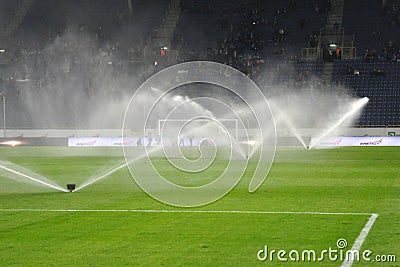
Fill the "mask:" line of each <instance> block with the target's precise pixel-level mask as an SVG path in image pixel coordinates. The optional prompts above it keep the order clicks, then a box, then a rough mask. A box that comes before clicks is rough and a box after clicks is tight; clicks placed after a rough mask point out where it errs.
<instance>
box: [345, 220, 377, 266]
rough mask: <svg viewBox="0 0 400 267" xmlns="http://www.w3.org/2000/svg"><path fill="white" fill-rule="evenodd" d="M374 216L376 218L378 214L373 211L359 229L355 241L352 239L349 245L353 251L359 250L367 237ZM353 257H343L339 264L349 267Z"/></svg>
mask: <svg viewBox="0 0 400 267" xmlns="http://www.w3.org/2000/svg"><path fill="white" fill-rule="evenodd" d="M376 218H378V214H376V213H373V214H372V215H371V217H369V220H368V222H367V223H366V224H365V226H364V228H363V229H362V230H361V232H360V234H359V236H358V237H357V239H356V241H354V244H353V246H352V247H351V250H353V251H355V250H357V251H360V248H361V246H362V244H363V243H364V241H365V239H366V238H367V235H368V233H369V231H370V230H371V228H372V225H374V223H375V220H376ZM353 262H354V259H353V257H350V259H345V260H344V261H343V263H342V265H341V267H350V266H351V265H353Z"/></svg>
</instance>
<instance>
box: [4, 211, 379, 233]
mask: <svg viewBox="0 0 400 267" xmlns="http://www.w3.org/2000/svg"><path fill="white" fill-rule="evenodd" d="M0 212H132V213H237V214H303V215H362V216H367V215H368V216H371V218H372V217H373V216H376V217H378V214H375V213H364V212H315V211H251V210H129V209H124V210H123V209H121V210H118V209H110V210H101V209H99V210H93V209H88V210H85V209H0ZM371 218H370V219H371ZM374 221H375V220H374ZM372 223H373V222H372ZM371 226H372V225H371ZM363 230H364V229H363ZM368 231H369V230H368Z"/></svg>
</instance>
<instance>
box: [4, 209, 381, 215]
mask: <svg viewBox="0 0 400 267" xmlns="http://www.w3.org/2000/svg"><path fill="white" fill-rule="evenodd" d="M0 212H130V213H233V214H294V215H353V216H372V215H376V216H377V214H375V213H364V212H316V211H251V210H135V209H0Z"/></svg>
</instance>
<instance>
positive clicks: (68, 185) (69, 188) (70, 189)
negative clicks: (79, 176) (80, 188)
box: [67, 184, 76, 193]
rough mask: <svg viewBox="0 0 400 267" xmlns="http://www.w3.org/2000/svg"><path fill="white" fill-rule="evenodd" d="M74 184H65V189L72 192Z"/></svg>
mask: <svg viewBox="0 0 400 267" xmlns="http://www.w3.org/2000/svg"><path fill="white" fill-rule="evenodd" d="M75 187H76V184H67V189H68V191H69V192H71V193H72V192H73V191H74V190H75Z"/></svg>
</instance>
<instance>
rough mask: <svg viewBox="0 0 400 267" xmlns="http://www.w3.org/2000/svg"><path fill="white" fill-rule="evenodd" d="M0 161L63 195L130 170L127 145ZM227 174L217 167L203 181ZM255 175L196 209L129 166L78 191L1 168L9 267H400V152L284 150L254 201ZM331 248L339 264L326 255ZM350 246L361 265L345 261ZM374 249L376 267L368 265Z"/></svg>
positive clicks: (1, 247) (23, 152) (1, 245)
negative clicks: (148, 190) (149, 185)
mask: <svg viewBox="0 0 400 267" xmlns="http://www.w3.org/2000/svg"><path fill="white" fill-rule="evenodd" d="M0 155H1V156H0V160H1V162H0V164H1V165H7V167H8V168H12V169H14V170H17V171H18V172H20V173H25V174H27V175H29V176H32V177H46V178H47V179H49V180H51V181H54V182H56V183H57V184H59V185H61V186H63V187H64V188H65V187H66V184H67V183H76V184H77V185H78V186H79V185H80V184H82V183H84V182H85V181H87V180H88V179H90V178H92V179H93V178H96V177H99V176H101V175H102V174H106V173H107V172H109V170H112V169H115V168H117V167H118V166H121V164H123V163H124V158H123V155H122V151H121V149H119V148H65V147H64V148H61V147H12V148H7V147H1V148H0ZM155 163H156V165H157V166H158V167H159V168H160V169H161V170H162V171H164V172H165V173H170V174H171V177H174V178H175V179H176V182H177V183H179V182H181V183H182V184H183V185H191V184H192V183H193V185H198V183H201V182H202V181H201V179H202V178H201V177H202V176H201V175H198V176H195V177H194V178H193V180H191V178H190V177H188V176H187V175H186V176H185V175H184V174H182V173H179V172H178V171H177V172H176V173H173V170H172V169H170V168H169V167H168V164H167V162H166V161H165V160H163V159H162V158H159V159H155ZM224 166H226V162H225V161H224V160H222V159H220V160H217V161H216V162H214V164H213V167H212V168H211V169H210V170H209V172H208V173H207V177H203V178H204V179H205V180H206V181H209V180H210V177H211V178H212V176H213V173H218V172H219V171H221V170H222V169H223V168H224ZM254 168H255V163H254V162H252V161H250V164H249V166H248V169H247V171H246V173H245V175H244V177H243V178H242V180H241V181H240V183H239V184H238V185H237V186H236V187H235V188H234V189H233V190H232V191H231V192H230V193H229V194H228V195H226V196H225V197H223V198H222V199H220V200H218V201H216V202H214V203H212V204H209V205H207V206H203V207H199V208H176V207H172V206H168V205H165V204H162V203H160V202H158V201H156V200H154V199H153V198H151V197H150V196H148V195H147V194H145V193H144V192H143V191H142V190H141V189H140V188H139V187H138V186H137V185H136V184H135V182H134V180H133V179H132V177H131V176H130V174H129V172H128V170H127V168H126V167H124V168H120V169H118V171H116V172H113V173H112V174H111V175H110V176H107V177H105V178H104V179H101V180H99V181H98V182H96V183H93V184H91V185H89V186H87V187H85V188H83V189H82V190H79V191H77V192H74V193H64V192H58V191H55V190H51V189H49V188H46V187H43V186H39V185H37V183H35V182H27V179H24V178H23V177H18V175H15V174H11V173H10V172H8V171H5V170H4V169H3V170H1V171H0V240H1V242H0V265H1V266H161V265H162V266H400V263H399V261H400V248H399V244H400V149H399V148H396V147H359V148H338V149H326V150H318V149H315V150H304V149H300V148H278V150H277V154H276V158H275V161H274V163H273V166H272V169H271V171H270V174H269V176H268V178H267V179H266V181H265V182H264V184H263V185H262V186H261V188H260V189H259V190H258V191H256V192H255V193H248V191H247V188H248V184H249V181H250V177H251V174H252V172H253V171H254ZM40 175H41V176H40ZM203 182H204V181H203ZM338 240H339V241H341V242H340V244H339V242H338ZM346 242H347V246H346V244H345V243H346ZM339 246H340V248H339ZM341 246H343V247H341ZM266 247H267V248H268V251H265V248H266ZM330 248H331V249H333V250H337V251H338V253H337V255H336V254H335V255H336V256H337V259H334V258H329V255H328V254H329V253H325V254H324V253H322V252H323V251H324V250H327V251H329V250H330ZM352 248H353V249H355V250H357V251H359V252H360V261H359V262H358V261H356V260H355V261H354V262H343V260H340V251H341V252H343V253H346V251H347V250H350V249H352ZM260 250H263V251H260ZM272 250H275V253H272V254H270V252H271V251H272ZM279 250H282V251H285V252H286V254H283V252H282V253H281V255H280V256H281V257H280V259H279V258H278V251H279ZM311 250H313V251H315V252H316V259H315V260H314V259H313V257H312V256H313V255H312V253H311V252H310V251H311ZM366 250H369V251H371V253H370V254H369V257H368V258H369V259H370V262H368V261H366V260H363V259H362V258H361V254H362V252H364V251H366ZM291 251H292V252H291ZM293 251H295V252H296V251H297V252H298V254H299V257H298V258H297V259H296V253H295V252H293ZM265 252H267V253H265ZM265 254H267V256H268V257H266V259H265V261H261V260H260V259H259V258H260V257H261V258H262V257H264V256H266V255H265ZM289 254H290V256H289ZM302 254H304V255H302ZM302 256H305V258H304V259H302ZM331 256H332V255H331ZM333 256H334V255H333ZM376 256H378V257H376ZM394 257H396V260H397V262H393V261H394ZM285 258H286V260H287V262H285V261H284V259H285ZM292 258H293V259H292ZM319 259H320V260H319ZM379 260H380V261H381V262H378V261H379ZM382 261H386V262H382ZM389 261H390V262H389Z"/></svg>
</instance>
